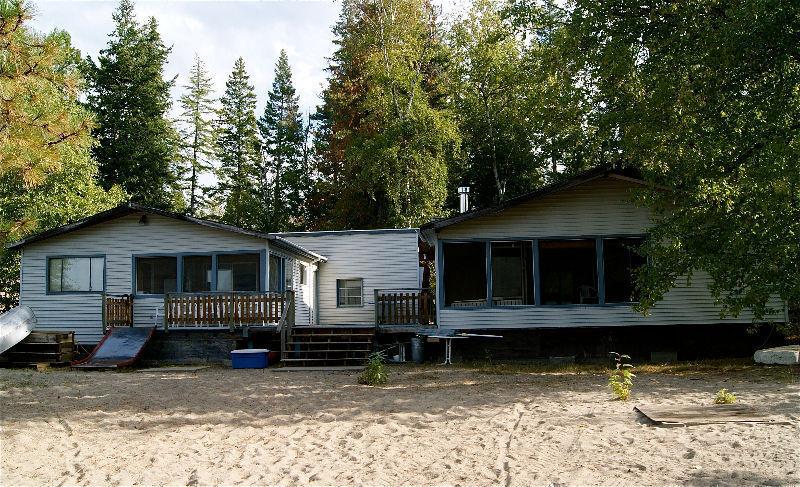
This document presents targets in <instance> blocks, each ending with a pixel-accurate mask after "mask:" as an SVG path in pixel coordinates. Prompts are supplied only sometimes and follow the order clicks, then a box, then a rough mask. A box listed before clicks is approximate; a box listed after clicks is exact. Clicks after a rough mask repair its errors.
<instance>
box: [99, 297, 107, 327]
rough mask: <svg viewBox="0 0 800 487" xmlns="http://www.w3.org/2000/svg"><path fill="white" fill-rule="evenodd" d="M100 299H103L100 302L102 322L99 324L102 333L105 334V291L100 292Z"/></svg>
mask: <svg viewBox="0 0 800 487" xmlns="http://www.w3.org/2000/svg"><path fill="white" fill-rule="evenodd" d="M100 299H102V300H103V301H102V302H101V303H100V321H101V323H102V325H101V326H102V327H103V335H105V334H106V326H107V323H108V317H107V316H106V313H107V310H106V292H105V291H103V292H102V293H100Z"/></svg>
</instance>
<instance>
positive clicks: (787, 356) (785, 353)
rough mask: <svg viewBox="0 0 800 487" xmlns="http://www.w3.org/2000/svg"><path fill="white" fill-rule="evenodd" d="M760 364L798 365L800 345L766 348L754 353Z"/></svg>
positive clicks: (754, 357) (799, 362)
mask: <svg viewBox="0 0 800 487" xmlns="http://www.w3.org/2000/svg"><path fill="white" fill-rule="evenodd" d="M753 360H755V361H756V362H757V363H759V364H777V365H796V364H800V345H789V346H785V347H775V348H765V349H763V350H758V351H756V353H755V354H754V355H753Z"/></svg>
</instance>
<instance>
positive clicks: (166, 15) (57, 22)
mask: <svg viewBox="0 0 800 487" xmlns="http://www.w3.org/2000/svg"><path fill="white" fill-rule="evenodd" d="M462 1H464V0H441V2H442V3H441V6H442V10H443V11H445V13H447V12H449V11H451V10H453V8H454V5H455V2H462ZM34 5H35V7H36V10H37V15H36V17H35V18H34V21H33V26H34V28H36V29H37V30H39V31H43V32H49V31H51V30H53V29H56V28H58V29H62V30H66V31H67V32H68V33H69V34H70V35H71V37H72V44H73V46H74V47H76V48H78V49H80V51H81V53H82V54H83V56H86V55H90V56H92V57H93V58H96V57H97V55H98V53H99V52H100V50H101V49H103V48H104V47H105V46H106V44H107V42H108V34H109V33H110V32H111V31H112V29H113V27H114V24H113V20H112V19H111V14H112V13H113V11H114V9H115V8H116V6H117V2H116V1H115V0H94V1H71V0H60V1H54V0H34ZM340 6H341V4H340V2H337V1H330V0H311V1H298V0H294V1H276V0H273V1H252V0H251V1H244V0H238V1H225V0H216V1H207V0H206V1H178V0H169V1H166V0H139V1H138V2H136V14H137V17H138V18H139V19H140V20H142V21H144V20H145V19H146V18H148V17H150V16H153V17H155V18H156V19H157V20H158V24H159V32H160V33H161V36H162V38H163V39H164V43H165V44H166V45H167V46H170V45H171V46H172V53H171V54H170V57H169V63H168V64H167V66H166V75H167V76H168V77H169V78H172V77H174V76H176V75H177V76H178V78H177V81H176V86H175V88H174V90H173V100H177V97H178V95H179V94H180V93H181V92H182V85H184V84H185V83H186V81H187V78H186V77H187V74H188V72H189V68H190V67H191V65H192V63H193V59H194V56H195V54H197V55H199V56H200V57H201V58H202V59H203V60H204V61H205V62H206V66H207V67H208V69H209V71H210V73H211V75H212V78H213V80H214V85H215V90H216V93H215V95H216V96H217V97H219V96H221V95H222V93H223V91H224V90H225V80H226V79H227V77H228V75H229V74H230V72H231V70H232V68H233V63H234V61H235V60H236V58H238V57H239V56H242V57H243V58H244V61H245V65H246V67H247V71H248V73H249V74H250V82H251V84H252V85H254V87H255V91H256V95H257V97H258V108H257V115H260V114H261V113H262V111H263V109H264V104H265V102H266V98H267V92H268V90H269V89H270V87H271V85H272V78H273V75H274V71H275V62H276V61H277V60H278V55H279V53H280V51H281V49H285V50H286V52H287V54H288V55H289V63H290V65H291V67H292V71H293V75H294V83H295V88H296V90H297V94H298V96H299V98H300V107H301V109H302V110H303V111H304V112H306V113H308V112H312V111H313V110H314V109H315V107H316V106H317V105H318V104H319V100H320V99H319V95H320V93H321V92H322V88H323V85H324V82H325V78H326V73H325V66H326V65H327V61H326V58H327V57H329V56H331V55H332V54H333V49H334V46H333V36H332V34H331V27H332V26H333V24H334V23H335V22H336V20H337V18H338V16H339V8H340ZM173 112H174V114H177V110H176V107H173Z"/></svg>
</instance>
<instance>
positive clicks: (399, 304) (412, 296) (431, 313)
mask: <svg viewBox="0 0 800 487" xmlns="http://www.w3.org/2000/svg"><path fill="white" fill-rule="evenodd" d="M375 323H376V324H377V325H435V324H436V301H435V299H434V292H433V291H432V290H431V289H428V288H416V289H376V290H375Z"/></svg>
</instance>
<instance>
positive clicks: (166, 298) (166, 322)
mask: <svg viewBox="0 0 800 487" xmlns="http://www.w3.org/2000/svg"><path fill="white" fill-rule="evenodd" d="M168 317H169V293H164V333H166V332H167V329H168V328H169V318H168Z"/></svg>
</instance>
